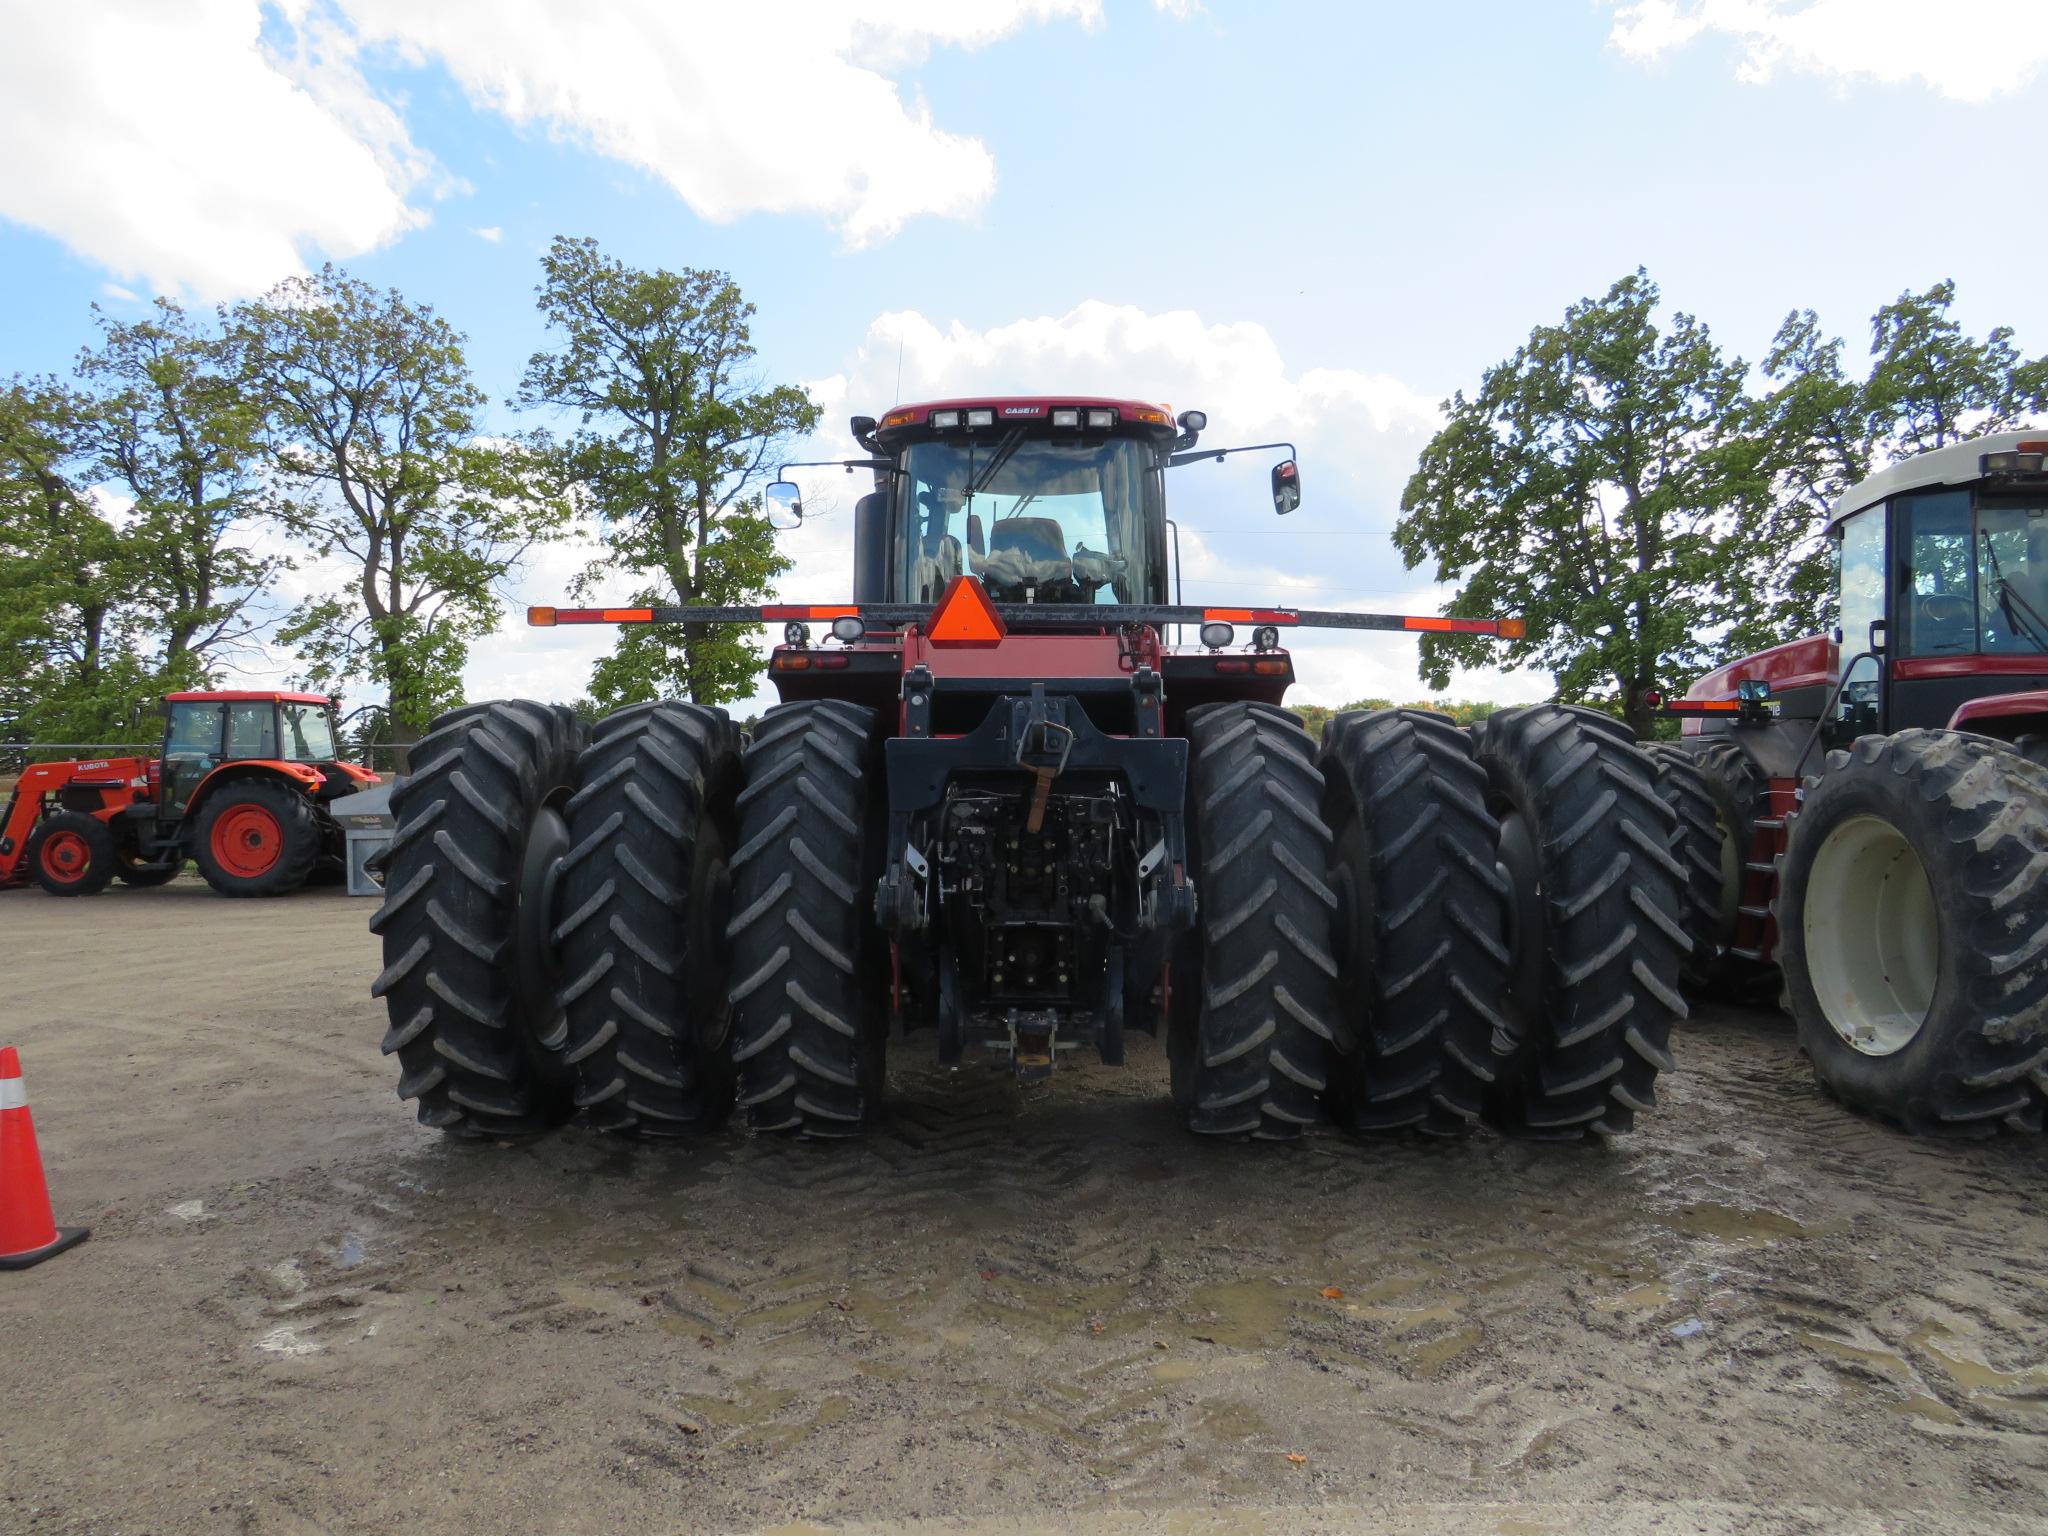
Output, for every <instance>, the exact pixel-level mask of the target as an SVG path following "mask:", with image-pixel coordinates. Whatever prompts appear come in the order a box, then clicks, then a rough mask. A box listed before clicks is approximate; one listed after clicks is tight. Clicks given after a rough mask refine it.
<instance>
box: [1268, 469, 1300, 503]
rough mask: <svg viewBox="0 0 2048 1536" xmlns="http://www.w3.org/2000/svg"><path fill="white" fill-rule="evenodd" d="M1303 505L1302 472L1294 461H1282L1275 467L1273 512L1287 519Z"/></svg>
mask: <svg viewBox="0 0 2048 1536" xmlns="http://www.w3.org/2000/svg"><path fill="white" fill-rule="evenodd" d="M1300 505H1301V471H1300V470H1299V469H1297V468H1296V467H1295V464H1294V460H1292V459H1282V460H1281V461H1280V462H1279V463H1278V464H1275V465H1274V466H1273V510H1274V511H1275V512H1276V513H1278V514H1279V515H1280V516H1282V517H1285V516H1286V515H1287V514H1288V513H1290V512H1292V511H1293V510H1294V509H1295V508H1296V507H1298V506H1300Z"/></svg>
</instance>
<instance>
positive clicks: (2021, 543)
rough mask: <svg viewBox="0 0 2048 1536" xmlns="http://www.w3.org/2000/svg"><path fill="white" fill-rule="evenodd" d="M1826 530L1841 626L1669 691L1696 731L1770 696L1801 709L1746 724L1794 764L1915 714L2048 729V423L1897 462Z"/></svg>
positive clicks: (2015, 735)
mask: <svg viewBox="0 0 2048 1536" xmlns="http://www.w3.org/2000/svg"><path fill="white" fill-rule="evenodd" d="M1828 537H1829V539H1830V540H1831V541H1832V543H1833V546H1834V556H1835V558H1834V566H1835V573H1836V592H1837V596H1838V598H1839V610H1840V615H1841V618H1840V627H1839V628H1837V629H1836V631H1835V632H1834V634H1833V635H1831V636H1830V635H1814V636H1810V637H1808V638H1806V639H1803V640H1794V641H1791V642H1789V643H1787V644H1785V645H1780V646H1774V647H1773V648H1772V649H1770V650H1767V651H1763V652H1760V653H1758V654H1757V655H1754V656H1745V657H1743V658H1742V659H1741V660H1739V661H1734V662H1730V663H1729V664H1728V665H1727V666H1724V667H1722V668H1720V669H1718V670H1717V671H1714V672H1710V673H1708V674H1707V675H1706V676H1705V677H1702V678H1701V679H1700V680H1699V681H1698V682H1696V683H1694V684H1693V686H1692V688H1691V689H1690V690H1689V692H1688V693H1687V695H1686V702H1685V703H1684V704H1679V705H1674V706H1673V708H1674V710H1676V711H1678V712H1681V713H1684V714H1685V715H1686V716H1687V718H1686V723H1685V731H1686V734H1687V735H1689V736H1690V735H1701V734H1704V735H1719V734H1723V733H1725V732H1727V731H1730V730H1733V729H1736V728H1737V727H1738V725H1739V724H1740V723H1741V722H1740V719H1739V714H1738V711H1740V710H1743V709H1749V710H1751V712H1752V713H1759V712H1760V707H1761V701H1762V700H1763V699H1764V698H1766V697H1768V699H1769V700H1770V701H1771V704H1770V707H1771V709H1773V710H1774V711H1775V717H1776V718H1777V719H1779V720H1781V721H1784V722H1787V723H1788V724H1789V723H1792V722H1805V723H1804V724H1802V726H1801V728H1800V729H1799V730H1798V731H1796V732H1787V733H1781V734H1779V739H1778V740H1776V741H1774V740H1773V736H1774V734H1776V733H1771V732H1747V733H1744V739H1745V740H1746V741H1747V742H1748V743H1749V745H1750V747H1751V749H1752V751H1753V752H1754V754H1755V755H1756V756H1758V757H1759V759H1760V760H1761V761H1762V762H1763V763H1764V765H1765V767H1766V768H1767V769H1768V771H1770V772H1771V773H1774V774H1785V775H1790V776H1792V777H1795V778H1796V777H1797V776H1798V774H1799V773H1800V772H1801V771H1803V770H1804V769H1805V768H1806V767H1808V766H1810V765H1811V762H1812V761H1813V756H1814V751H1815V750H1818V749H1820V748H1831V747H1841V746H1846V745H1848V743H1850V742H1851V741H1854V740H1855V739H1856V738H1858V737H1861V736H1872V735H1885V734H1890V733H1892V732H1895V731H1901V730H1907V729H1910V728H1913V727H1924V728H1930V729H1939V728H1943V727H1947V728H1951V729H1956V730H1967V731H1972V732H1975V733H1977V734H1980V735H1989V736H1997V737H2001V738H2003V739H2005V740H2009V741H2018V740H2020V739H2021V738H2024V737H2033V738H2035V739H2037V740H2040V739H2042V737H2041V733H2043V732H2044V731H2048V436H2044V435H2043V434H2042V433H2040V432H2039V431H2038V430H2036V431H2033V432H2004V433H1997V434H1993V435H1991V436H1987V437H1981V438H1977V439H1975V440H1973V441H1971V442H1966V443H1953V444H1950V445H1949V446H1948V447H1945V448H1937V449H1935V450H1933V451H1932V452H1930V453H1924V454H1921V455H1919V456H1918V457H1917V458H1912V459H1907V460H1904V461H1903V462H1901V463H1898V464H1895V465H1893V466H1891V467H1890V468H1889V469H1886V470H1883V471H1880V472H1879V473H1878V474H1875V475H1872V476H1871V477H1870V478H1869V479H1867V480H1865V481H1864V482H1863V483H1862V484H1860V485H1858V486H1856V487H1855V489H1853V490H1851V491H1850V492H1849V493H1848V494H1847V495H1845V496H1844V497H1843V498H1842V499H1841V500H1840V501H1839V502H1838V503H1836V506H1835V511H1834V515H1833V518H1832V520H1831V521H1830V523H1829V526H1828ZM1720 710H1725V711H1727V713H1725V714H1719V715H1717V714H1715V713H1712V711H1720ZM1816 721H1817V722H1818V726H1819V734H1818V737H1817V739H1815V738H1814V737H1813V731H1814V725H1813V724H1812V722H1816ZM1752 723H1755V722H1752ZM1784 743H1791V744H1792V745H1793V746H1794V751H1793V755H1792V756H1789V757H1783V760H1782V761H1780V757H1781V756H1782V754H1780V753H1779V752H1777V751H1776V750H1775V749H1776V746H1777V745H1780V744H1784Z"/></svg>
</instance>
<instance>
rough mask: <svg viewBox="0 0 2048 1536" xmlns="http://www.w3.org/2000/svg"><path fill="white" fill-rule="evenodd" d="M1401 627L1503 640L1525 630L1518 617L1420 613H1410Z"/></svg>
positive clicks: (1511, 638)
mask: <svg viewBox="0 0 2048 1536" xmlns="http://www.w3.org/2000/svg"><path fill="white" fill-rule="evenodd" d="M1401 627H1402V628H1403V629H1419V630H1426V631H1428V632H1429V633H1431V634H1438V635H1499V636H1500V637H1501V638H1502V639H1504V640H1519V639H1521V638H1522V636H1523V634H1524V633H1525V632H1526V631H1525V628H1524V626H1523V623H1522V621H1521V620H1520V619H1433V618H1429V617H1427V616H1425V615H1422V614H1411V615H1410V616H1409V617H1407V618H1405V619H1403V620H1402V621H1401Z"/></svg>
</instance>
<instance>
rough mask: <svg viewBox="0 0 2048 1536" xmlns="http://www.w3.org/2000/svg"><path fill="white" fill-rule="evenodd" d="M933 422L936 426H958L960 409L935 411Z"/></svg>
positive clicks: (932, 417)
mask: <svg viewBox="0 0 2048 1536" xmlns="http://www.w3.org/2000/svg"><path fill="white" fill-rule="evenodd" d="M931 424H932V425H933V426H934V427H941V428H944V427H957V426H959V425H960V413H959V412H958V411H933V412H932V415H931Z"/></svg>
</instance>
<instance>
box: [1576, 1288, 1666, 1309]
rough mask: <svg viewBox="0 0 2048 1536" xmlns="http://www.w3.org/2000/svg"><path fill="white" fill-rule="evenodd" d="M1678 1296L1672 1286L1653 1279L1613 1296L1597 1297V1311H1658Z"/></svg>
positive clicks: (1595, 1303)
mask: <svg viewBox="0 0 2048 1536" xmlns="http://www.w3.org/2000/svg"><path fill="white" fill-rule="evenodd" d="M1677 1299H1678V1297H1677V1296H1676V1294H1674V1293H1673V1291H1672V1289H1671V1287H1670V1286H1668V1285H1666V1284H1664V1283H1663V1282H1662V1281H1651V1282H1649V1283H1648V1284H1645V1285H1632V1286H1630V1287H1629V1288H1628V1289H1627V1290H1625V1291H1621V1292H1619V1293H1617V1294H1616V1295H1613V1296H1601V1297H1597V1298H1595V1300H1594V1302H1593V1310H1594V1311H1595V1312H1657V1311H1661V1310H1662V1309H1664V1308H1665V1307H1668V1306H1670V1305H1671V1303H1672V1302H1674V1301H1676V1300H1677Z"/></svg>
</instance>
